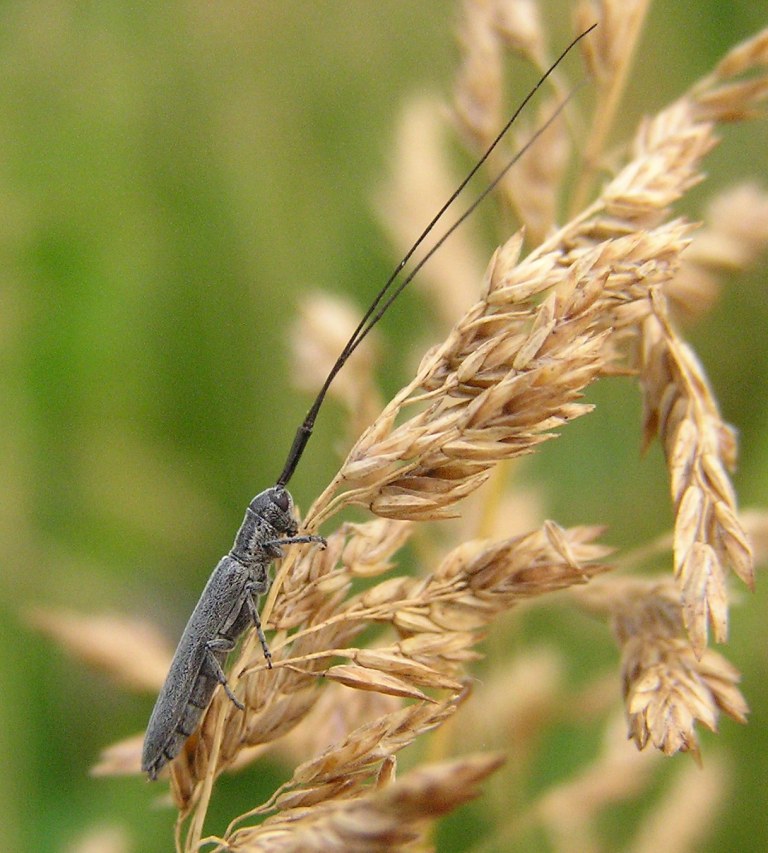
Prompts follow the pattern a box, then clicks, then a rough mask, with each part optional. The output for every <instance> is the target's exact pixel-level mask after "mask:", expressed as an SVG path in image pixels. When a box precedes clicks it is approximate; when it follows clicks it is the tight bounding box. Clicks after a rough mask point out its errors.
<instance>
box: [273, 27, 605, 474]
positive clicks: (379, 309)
mask: <svg viewBox="0 0 768 853" xmlns="http://www.w3.org/2000/svg"><path fill="white" fill-rule="evenodd" d="M596 26H597V24H596V23H595V24H592V26H591V27H589V28H588V29H586V30H584V32H583V33H581V34H579V35H578V36H576V38H574V39H573V41H571V43H570V44H569V45H568V47H566V48H565V50H564V51H563V52H562V53H561V54H560V56H558V57H557V59H556V60H555V61H554V62H553V63H552V65H550V67H549V68H548V69H547V70H546V71H545V72H544V73H543V74H542V75H541V77H540V78H539V80H538V82H537V83H536V85H535V86H534V87H533V88H532V89H531V90H530V91H529V92H528V94H527V95H526V96H525V98H523V100H522V101H521V103H520V105H519V106H518V107H517V109H516V110H515V111H514V113H513V114H512V116H511V117H510V118H509V120H508V121H507V123H506V124H505V125H504V127H503V128H502V129H501V130H500V131H499V133H498V135H497V136H496V138H495V139H494V140H493V142H492V143H491V144H490V145H489V146H488V148H487V149H486V151H485V153H484V154H483V155H482V157H480V159H479V160H478V161H477V162H476V163H475V165H474V166H473V167H472V169H471V170H470V171H469V173H468V174H467V176H466V177H465V178H464V180H463V181H462V182H461V183H460V184H459V185H458V187H456V189H455V190H454V191H453V193H451V196H450V198H449V199H448V200H447V201H446V202H445V204H443V206H442V207H441V208H440V210H438V212H437V213H436V214H435V215H434V217H433V218H432V220H431V221H430V222H429V224H428V225H427V226H426V228H425V229H424V230H423V231H422V232H421V234H420V235H419V237H418V239H417V240H416V242H415V243H414V244H413V245H412V246H411V248H410V249H409V250H408V251H407V252H406V254H405V255H404V256H403V258H402V260H401V261H400V263H399V264H398V265H397V266H396V267H395V269H394V270H393V271H392V274H391V275H390V276H389V278H388V279H387V280H386V282H385V283H384V286H383V287H382V288H381V290H380V291H379V292H378V294H377V295H376V298H375V299H374V300H373V302H372V303H371V305H370V306H369V308H368V310H367V311H366V312H365V314H364V315H363V318H362V319H361V320H360V323H359V324H358V326H357V328H356V329H355V331H354V332H353V333H352V335H351V337H350V338H349V340H348V341H347V343H346V345H345V346H344V349H343V350H342V351H341V353H340V354H339V357H338V358H337V359H336V363H335V364H334V365H333V367H332V368H331V370H330V372H329V373H328V376H327V377H326V379H325V382H324V383H323V386H322V388H321V389H320V391H319V392H318V394H317V397H315V401H314V403H313V404H312V406H311V408H310V409H309V411H308V412H307V415H306V417H305V418H304V420H303V422H302V424H301V426H300V427H299V428H298V429H297V430H296V435H295V436H294V439H293V444H292V445H291V449H290V451H289V453H288V457H287V459H286V461H285V466H284V468H283V472H282V474H280V477H279V478H278V480H277V485H278V486H285V485H286V484H287V483H288V481H289V480H290V479H291V477H292V476H293V472H294V471H295V470H296V466H297V465H298V464H299V460H300V459H301V457H302V455H303V453H304V449H305V448H306V446H307V442H308V441H309V437H310V436H311V435H312V430H313V428H314V426H315V420H316V418H317V414H318V412H319V411H320V407H321V406H322V404H323V401H324V400H325V395H326V394H327V393H328V389H329V388H330V386H331V383H332V382H333V380H334V379H335V378H336V374H337V373H338V372H339V371H340V370H341V368H342V367H343V366H344V365H345V364H346V362H347V359H348V358H349V357H350V356H351V355H352V353H353V352H354V351H355V350H356V349H357V347H358V346H359V345H360V344H361V343H362V342H363V340H364V339H365V338H366V336H367V335H368V334H369V332H370V331H371V329H373V327H374V326H375V325H376V323H378V322H379V320H380V319H381V318H382V317H383V316H384V314H385V313H386V312H387V310H388V309H389V307H390V306H391V305H392V303H393V302H394V301H395V300H396V299H397V297H398V296H399V295H400V294H401V293H402V292H403V290H404V289H405V288H406V287H407V286H408V285H409V284H410V283H411V281H413V279H414V277H415V276H416V274H417V273H418V272H419V270H421V268H422V267H423V266H424V264H425V263H426V262H427V261H428V260H429V259H430V258H431V257H432V255H434V254H435V252H436V251H437V250H438V249H439V248H440V247H441V246H442V245H443V243H445V241H446V240H447V239H448V237H450V236H451V234H453V232H454V231H455V230H456V229H457V228H458V227H459V226H460V225H461V224H462V223H463V222H464V221H465V220H466V219H467V218H468V217H469V216H471V214H472V213H474V211H475V210H476V208H477V207H478V206H479V205H480V204H481V202H482V201H483V200H484V199H485V198H486V196H487V195H489V194H490V193H491V192H492V191H493V190H494V189H495V188H496V186H498V184H499V182H500V181H501V180H502V179H503V178H504V176H505V175H506V174H507V172H509V170H510V169H511V168H512V166H514V165H515V163H517V161H518V160H519V159H520V158H521V157H522V156H523V155H524V154H525V153H526V151H528V150H529V149H530V148H531V146H532V145H533V144H534V143H535V142H536V140H537V139H538V138H539V137H540V136H541V135H542V134H543V133H544V131H545V130H547V128H548V127H549V126H550V125H551V124H552V122H553V121H554V120H555V119H556V118H557V117H558V116H559V115H560V113H561V112H562V110H563V109H564V108H565V105H566V104H567V103H568V101H569V100H570V99H571V97H572V96H573V94H574V92H571V93H570V94H569V95H568V97H567V98H566V99H565V100H564V101H563V102H562V103H561V104H560V105H559V106H558V107H557V109H556V110H555V112H554V113H553V114H552V115H551V116H550V117H549V118H548V119H547V121H546V122H545V123H544V124H543V125H542V126H541V127H539V128H538V129H537V130H536V132H535V133H534V134H533V136H532V137H531V138H530V139H529V140H528V141H527V142H526V143H525V145H524V146H523V147H522V148H521V149H520V150H519V151H518V152H517V153H516V154H515V155H514V157H512V159H511V160H510V161H509V162H508V163H507V165H506V166H505V167H504V168H503V169H502V170H501V172H500V173H499V174H498V175H497V176H496V177H495V178H494V179H493V181H492V182H491V183H490V184H489V185H488V186H487V187H486V188H485V189H484V190H483V192H482V193H481V194H480V195H479V196H478V197H477V198H476V199H475V200H474V201H473V202H472V204H471V205H470V206H469V207H468V208H467V209H466V210H465V211H464V213H463V214H462V215H461V216H460V217H459V218H458V219H457V220H456V221H455V222H454V223H453V224H452V225H451V227H450V228H448V230H447V231H446V232H445V233H444V234H443V235H442V237H440V239H439V240H438V241H437V242H436V243H435V244H434V245H433V246H432V247H431V248H430V250H429V251H428V252H427V254H426V255H425V256H424V257H423V258H422V259H421V260H420V261H419V262H418V264H417V265H416V266H415V267H414V268H413V270H412V271H411V272H410V273H409V274H408V275H407V276H406V278H404V279H403V280H402V281H401V282H399V283H398V285H397V287H396V288H395V289H394V290H393V291H392V292H391V293H389V291H390V288H392V286H393V284H394V283H395V280H396V279H397V278H398V276H399V275H400V273H401V272H402V270H403V267H405V265H406V264H407V263H408V261H409V260H410V259H411V257H413V254H414V252H415V251H416V250H417V249H418V248H419V246H420V245H421V244H422V243H423V242H424V240H425V239H426V238H427V236H428V235H429V234H430V233H431V231H432V229H433V228H434V227H435V225H437V223H438V222H439V221H440V219H442V217H443V215H444V214H445V212H446V211H447V210H448V208H449V207H450V206H451V205H452V204H453V202H454V201H455V200H456V199H457V198H458V196H459V195H460V194H461V193H462V191H463V190H464V188H465V187H466V186H467V184H468V183H469V182H470V181H471V180H472V178H473V177H474V176H475V175H476V174H477V172H478V171H479V170H480V168H481V167H482V165H483V163H485V161H486V160H487V159H488V158H489V157H490V156H491V153H492V152H493V150H494V149H495V148H496V146H497V145H498V144H499V143H500V142H501V140H502V139H503V138H504V136H505V135H506V133H507V131H508V130H509V129H510V127H512V125H513V124H514V123H515V121H516V120H517V117H518V116H519V115H520V113H521V112H522V111H523V110H524V109H525V107H526V106H527V104H528V102H529V101H530V100H531V98H532V97H533V96H534V95H535V94H536V92H537V91H538V89H539V88H540V87H541V86H542V84H543V83H544V82H545V81H546V80H547V78H548V77H549V76H550V75H551V74H552V72H553V71H554V70H555V68H557V66H558V65H559V64H560V63H561V62H562V60H563V59H564V58H565V57H566V56H567V55H568V53H570V51H571V50H572V49H573V48H574V46H575V45H576V44H577V43H578V42H579V41H581V39H583V38H584V37H585V36H586V35H588V34H589V33H591V32H592V30H594V29H595V27H596ZM574 91H575V90H574ZM388 293H389V295H387V294H388ZM385 297H386V299H385ZM382 303H383V304H382Z"/></svg>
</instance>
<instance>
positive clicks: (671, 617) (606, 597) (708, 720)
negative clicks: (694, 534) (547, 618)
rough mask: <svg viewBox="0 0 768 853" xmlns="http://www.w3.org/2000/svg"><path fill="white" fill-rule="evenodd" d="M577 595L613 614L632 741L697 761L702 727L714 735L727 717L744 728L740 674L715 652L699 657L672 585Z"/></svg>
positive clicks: (625, 584)
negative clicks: (698, 729) (698, 728)
mask: <svg viewBox="0 0 768 853" xmlns="http://www.w3.org/2000/svg"><path fill="white" fill-rule="evenodd" d="M579 597H580V598H581V600H582V601H584V602H585V603H586V604H587V605H588V606H590V607H592V608H594V609H595V610H598V611H602V612H607V613H608V614H609V615H610V619H611V623H612V625H613V631H614V634H615V636H616V639H617V642H618V643H619V646H620V647H621V653H622V679H623V683H624V699H625V711H626V716H627V720H628V724H629V737H631V738H632V739H633V740H634V741H635V743H636V744H637V747H638V748H639V749H643V748H644V747H645V746H646V745H647V744H648V743H651V744H653V746H655V747H656V748H657V749H659V750H661V751H662V752H664V753H665V754H666V755H672V754H673V753H675V752H688V751H690V752H692V753H693V754H694V755H695V756H697V755H698V749H699V747H698V737H697V735H696V731H695V727H696V723H697V722H700V723H702V724H703V725H705V726H706V727H707V728H709V729H711V730H713V731H714V730H715V728H716V726H717V720H718V718H719V715H720V712H721V711H722V712H723V713H725V714H727V715H728V716H729V717H731V718H732V719H734V720H736V721H737V722H739V723H745V722H746V715H747V713H748V708H747V703H746V702H745V700H744V697H743V696H742V695H741V693H740V692H739V689H738V687H737V684H738V682H739V678H740V676H739V673H738V671H737V670H736V669H735V668H734V667H733V666H732V665H731V664H730V663H728V661H727V660H726V659H725V658H724V657H722V655H720V654H718V653H717V652H714V651H712V650H711V649H704V650H703V651H702V653H701V654H697V653H696V651H695V650H694V647H693V646H692V644H691V641H690V640H689V639H688V637H687V636H686V634H685V627H684V625H683V621H682V618H681V613H680V605H679V594H678V592H677V589H676V587H675V585H674V583H673V582H672V581H671V580H667V579H665V580H661V581H653V580H630V579H625V578H622V579H621V580H614V581H612V582H611V583H605V584H601V585H599V586H593V587H591V588H590V589H588V590H584V591H583V592H582V593H580V595H579Z"/></svg>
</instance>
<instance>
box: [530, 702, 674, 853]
mask: <svg viewBox="0 0 768 853" xmlns="http://www.w3.org/2000/svg"><path fill="white" fill-rule="evenodd" d="M620 725H621V723H620V720H618V719H612V720H609V722H608V725H607V727H606V731H605V735H604V737H603V743H602V748H601V750H600V752H599V754H598V755H597V757H596V758H595V760H594V761H593V762H592V763H591V764H588V765H587V766H586V767H584V768H582V769H581V770H580V771H579V772H577V773H576V774H574V775H572V776H570V777H568V778H567V779H566V780H565V781H563V782H560V783H558V784H555V785H553V786H551V787H550V788H548V789H547V790H545V791H544V792H543V793H542V794H541V795H540V796H539V798H538V799H537V800H536V801H535V802H534V803H533V804H532V806H531V809H530V813H529V814H528V815H527V816H526V820H527V822H530V823H539V824H540V825H541V826H542V828H543V829H544V830H545V832H546V833H547V836H548V837H549V839H550V842H551V845H552V848H553V849H555V850H562V851H570V850H598V849H600V845H599V844H598V842H597V818H598V816H599V815H600V813H601V812H603V811H604V810H605V809H606V808H608V807H609V806H611V805H614V804H616V803H619V802H622V801H624V800H628V799H630V798H631V797H633V796H636V795H637V794H639V793H640V792H641V791H642V790H643V789H644V788H645V787H646V786H647V783H648V780H649V778H650V776H651V773H652V772H653V769H654V766H655V765H656V764H657V762H658V755H656V754H654V753H638V752H637V751H636V750H632V749H627V745H626V740H625V739H624V738H623V737H622V736H621V733H620Z"/></svg>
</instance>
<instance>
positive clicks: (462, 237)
mask: <svg viewBox="0 0 768 853" xmlns="http://www.w3.org/2000/svg"><path fill="white" fill-rule="evenodd" d="M445 112H446V111H445V107H444V104H443V103H442V101H439V100H438V99H436V98H429V97H423V96H422V97H419V98H414V99H412V100H410V101H408V102H407V103H406V104H405V106H404V108H403V110H402V113H401V116H400V118H399V120H398V123H397V127H396V130H395V143H394V146H395V151H394V156H393V158H392V166H391V168H390V177H389V178H388V179H387V181H386V183H385V184H384V186H383V187H382V188H381V189H380V190H379V191H378V192H377V194H376V208H377V211H378V213H379V218H380V219H381V220H382V222H383V224H384V227H385V228H386V230H387V233H388V234H389V237H390V240H391V242H392V245H393V246H394V247H395V250H396V253H397V255H399V256H400V257H402V256H404V255H405V254H406V252H407V251H408V250H409V249H410V248H411V246H412V244H413V237H414V234H419V233H420V231H421V230H422V229H423V228H424V223H425V222H429V221H430V220H431V219H432V217H433V216H434V215H435V211H436V210H439V209H440V207H441V205H442V204H443V203H444V202H445V199H447V198H449V197H450V195H451V193H452V192H453V190H454V189H455V188H456V186H457V185H458V182H459V178H458V177H457V176H456V175H454V173H453V170H452V169H451V168H450V164H449V163H448V160H447V151H446V146H445V142H446V140H445V136H446V134H447V131H448V129H449V128H448V126H447V122H446V116H445ZM472 225H473V223H472V222H467V223H466V226H465V227H462V228H461V229H460V230H459V231H458V232H457V233H456V234H454V235H453V237H452V239H451V240H449V241H448V242H446V243H445V245H443V246H442V247H441V248H440V251H439V252H437V254H436V255H435V256H434V257H433V258H432V259H431V260H430V262H429V263H428V264H427V265H426V266H425V267H424V269H423V270H422V271H421V272H420V273H419V287H420V289H421V291H422V292H424V291H426V293H427V295H428V296H430V297H431V303H432V305H433V306H434V309H435V312H436V313H437V315H438V316H439V317H440V320H441V321H442V323H443V324H444V325H445V327H450V325H451V324H453V322H454V321H455V319H456V317H458V316H460V315H461V314H462V313H463V312H464V311H466V310H467V307H468V306H469V305H471V304H472V302H473V301H474V300H475V299H476V297H477V282H478V281H479V280H480V278H481V277H482V271H483V266H484V264H485V262H486V260H487V259H486V257H485V256H484V255H483V254H482V253H481V250H480V247H479V246H478V240H477V235H476V234H475V233H474V229H473V227H472ZM429 245H430V241H429V238H427V240H426V241H425V244H424V246H423V247H422V249H423V250H422V251H421V252H418V253H417V255H416V256H415V258H414V260H418V258H419V257H423V255H424V252H425V251H426V250H428V247H429ZM320 384H322V380H321V381H320V382H318V383H317V385H315V387H319V385H320ZM371 420H373V418H371ZM369 423H370V421H369Z"/></svg>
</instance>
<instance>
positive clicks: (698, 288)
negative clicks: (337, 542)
mask: <svg viewBox="0 0 768 853" xmlns="http://www.w3.org/2000/svg"><path fill="white" fill-rule="evenodd" d="M766 245H768V193H766V192H765V191H764V190H762V189H761V188H760V187H758V186H756V185H755V184H753V183H742V184H738V185H736V186H733V187H728V188H727V189H725V190H723V191H722V192H721V193H719V194H718V195H716V196H715V198H714V199H713V200H712V201H711V202H710V203H709V204H708V205H707V209H706V212H705V216H704V226H703V227H702V228H700V229H699V230H698V231H697V232H696V234H695V236H694V239H693V242H692V244H691V247H690V249H689V250H688V251H687V252H686V253H685V257H684V258H683V265H682V267H681V269H680V271H679V272H678V274H677V275H676V276H675V278H674V280H673V281H672V282H671V283H670V285H669V287H667V289H666V291H665V295H666V297H667V299H668V300H669V303H670V309H671V312H672V313H673V315H677V316H682V317H683V318H684V319H685V320H692V319H697V318H698V317H700V316H701V315H703V314H705V313H706V312H707V311H708V310H709V309H710V308H711V307H712V305H713V304H714V301H715V299H716V298H717V296H718V294H719V291H720V286H719V277H720V275H721V274H722V273H726V272H734V271H738V270H743V269H746V268H747V267H749V266H751V265H752V264H754V263H755V261H756V260H757V258H758V256H759V254H760V253H761V252H763V251H764V250H765V247H766Z"/></svg>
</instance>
